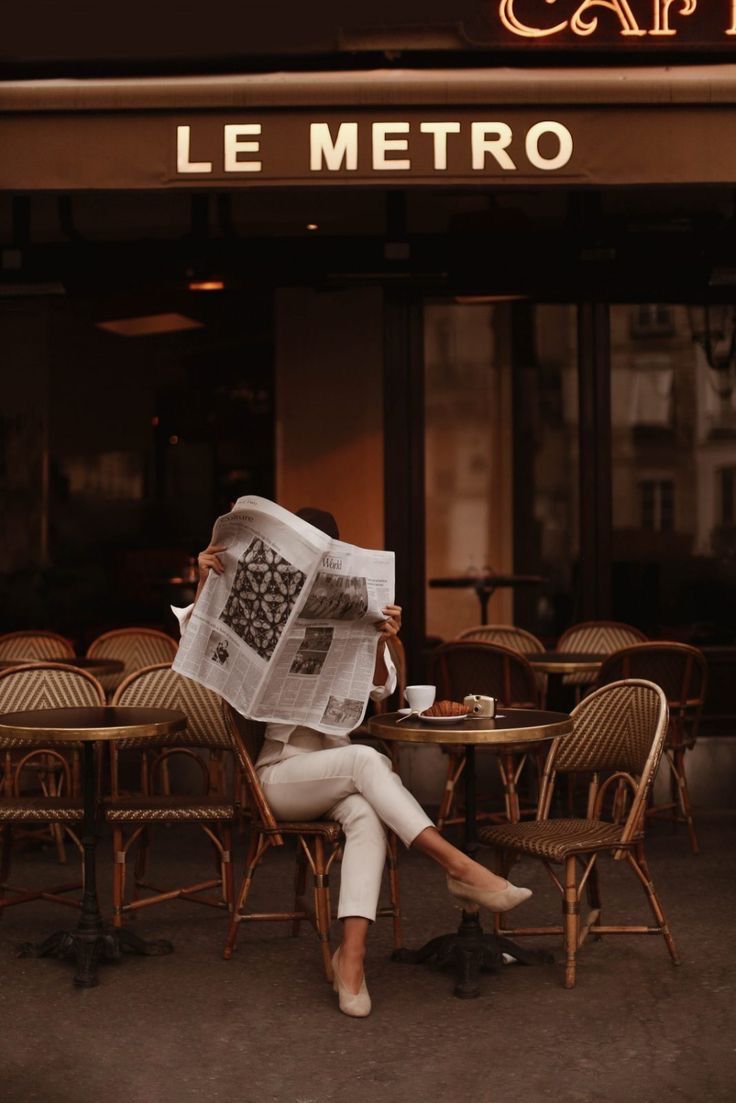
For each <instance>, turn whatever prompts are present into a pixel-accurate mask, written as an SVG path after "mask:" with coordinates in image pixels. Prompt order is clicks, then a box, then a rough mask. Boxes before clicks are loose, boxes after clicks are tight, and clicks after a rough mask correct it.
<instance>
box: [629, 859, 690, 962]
mask: <svg viewBox="0 0 736 1103" xmlns="http://www.w3.org/2000/svg"><path fill="white" fill-rule="evenodd" d="M626 859H627V861H628V863H629V865H630V866H631V868H632V869H633V870H634V873H635V874H636V876H637V877H638V878H639V881H640V882H641V885H642V888H643V889H644V892H645V893H646V897H647V900H648V902H649V906H650V908H651V909H652V914H653V915H654V918H655V920H656V921H657V926H658V927H659V928H660V930H661V932H662V937H663V938H664V941H665V945H666V946H667V950H668V952H669V955H670V957H671V958H672V964H673V965H679V964H680V956H679V954H678V953H677V946H676V945H675V940H674V938H673V937H672V933H671V931H670V927H669V923H668V922H667V918H666V916H665V914H664V909H663V908H662V905H661V904H660V902H659V897H658V896H657V892H656V890H655V888H654V882H653V880H652V875H651V872H650V870H649V865H648V863H647V859H646V855H645V853H644V846H643V844H639V846H637V847H636V850H635V852H634V853H633V854H632V853H631V852H630V851H629V852H627V854H626Z"/></svg>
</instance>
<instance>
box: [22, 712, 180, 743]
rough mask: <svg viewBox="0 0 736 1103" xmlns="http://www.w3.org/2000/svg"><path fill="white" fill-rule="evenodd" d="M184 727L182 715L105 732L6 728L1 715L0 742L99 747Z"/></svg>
mask: <svg viewBox="0 0 736 1103" xmlns="http://www.w3.org/2000/svg"><path fill="white" fill-rule="evenodd" d="M92 707H95V706H92ZM100 707H102V706H100ZM38 711H39V712H42V711H43V710H42V709H39V710H38ZM169 711H171V712H176V711H177V710H175V709H171V710H169ZM186 726H187V718H186V716H185V715H184V713H180V714H179V715H178V716H175V717H173V716H172V717H171V718H170V719H168V720H157V721H154V722H153V723H149V724H134V723H131V724H118V725H116V726H115V727H105V728H54V727H35V726H33V727H21V726H20V725H18V724H6V723H5V719H4V717H3V716H1V715H0V738H2V737H6V738H7V737H12V738H14V739H22V740H25V741H27V742H29V743H38V742H41V741H43V740H58V741H59V742H69V743H99V742H104V741H108V740H110V741H112V740H114V739H146V738H150V737H153V736H156V735H169V734H173V733H174V732H178V731H183V730H184V729H185V728H186Z"/></svg>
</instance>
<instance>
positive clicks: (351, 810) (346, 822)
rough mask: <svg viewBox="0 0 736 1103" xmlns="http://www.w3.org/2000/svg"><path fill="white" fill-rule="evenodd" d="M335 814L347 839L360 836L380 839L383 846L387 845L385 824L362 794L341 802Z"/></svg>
mask: <svg viewBox="0 0 736 1103" xmlns="http://www.w3.org/2000/svg"><path fill="white" fill-rule="evenodd" d="M335 813H336V818H337V819H338V820H339V822H340V824H341V826H342V829H343V831H344V832H345V837H346V838H347V839H350V838H351V836H352V837H356V836H358V835H360V836H362V837H363V838H369V837H372V838H374V839H376V840H379V839H380V841H381V845H383V844H384V843H385V838H386V836H385V832H384V830H383V824H382V823H381V820H380V819H379V817H378V815H377V813H376V811H375V809H374V808H373V807H372V805H370V804H369V803H368V801H367V800H366V799H365V797H363V796H361V795H360V793H353V794H352V796H349V797H345V799H344V800H341V801H340V805H339V809H336V810H335Z"/></svg>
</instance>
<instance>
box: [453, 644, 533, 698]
mask: <svg viewBox="0 0 736 1103" xmlns="http://www.w3.org/2000/svg"><path fill="white" fill-rule="evenodd" d="M457 639H458V640H465V641H473V640H475V641H476V642H477V643H493V644H495V645H496V646H497V647H508V649H509V651H518V652H519V654H520V655H533V654H538V653H539V652H540V651H544V644H543V643H542V641H541V640H540V639H539V638H538V637H537V636H535V635H534V634H533V633H532V632H527V630H526V628H516V627H515V626H514V625H512V624H478V625H476V627H475V628H466V629H465V630H464V631H462V632H460V633H459V634H458V636H457ZM535 677H536V679H537V686H538V687H539V701H540V704H541V705H542V707H544V702H545V701H546V700H547V675H546V674H543V673H541V672H539V671H535Z"/></svg>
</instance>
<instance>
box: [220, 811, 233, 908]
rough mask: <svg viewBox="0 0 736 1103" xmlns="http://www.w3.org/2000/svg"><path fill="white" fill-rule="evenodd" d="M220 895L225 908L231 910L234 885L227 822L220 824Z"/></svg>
mask: <svg viewBox="0 0 736 1103" xmlns="http://www.w3.org/2000/svg"><path fill="white" fill-rule="evenodd" d="M221 830H222V835H221V838H222V865H221V870H222V895H223V897H224V900H225V905H226V907H227V910H228V911H229V912H231V911H232V910H233V896H234V894H235V885H234V884H233V829H232V827H231V826H230V824H229V823H224V824H223V825H222V829H221Z"/></svg>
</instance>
